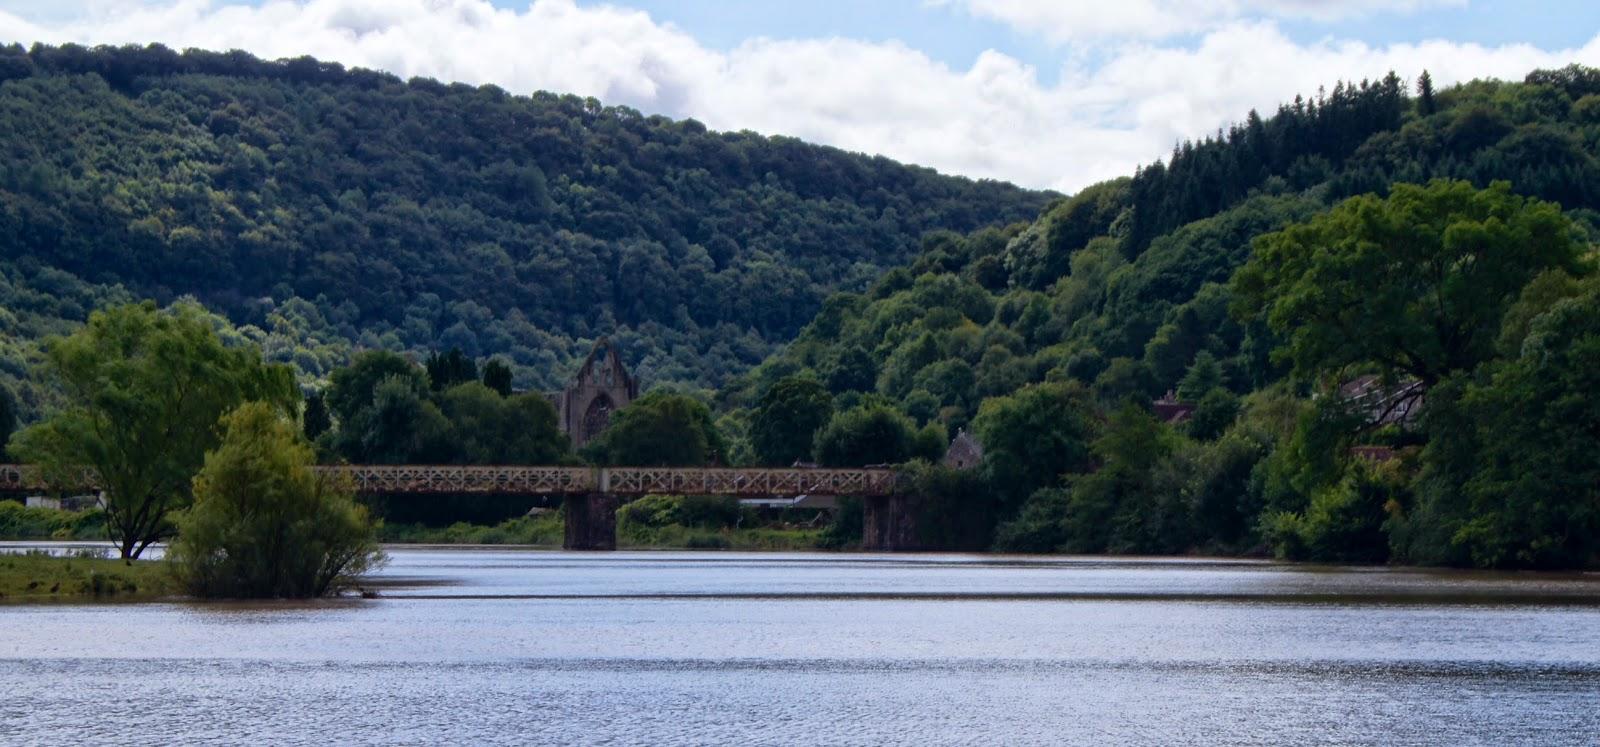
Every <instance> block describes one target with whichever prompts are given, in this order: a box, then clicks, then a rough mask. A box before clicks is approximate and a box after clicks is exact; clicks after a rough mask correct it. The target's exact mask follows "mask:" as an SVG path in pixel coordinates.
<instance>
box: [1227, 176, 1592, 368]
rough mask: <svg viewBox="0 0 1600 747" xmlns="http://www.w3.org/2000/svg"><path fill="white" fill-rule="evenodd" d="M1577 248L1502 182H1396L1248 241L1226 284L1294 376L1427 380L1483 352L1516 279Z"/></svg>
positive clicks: (1576, 259) (1577, 254) (1546, 207)
mask: <svg viewBox="0 0 1600 747" xmlns="http://www.w3.org/2000/svg"><path fill="white" fill-rule="evenodd" d="M1583 252H1584V247H1583V246H1582V244H1580V243H1579V239H1578V236H1577V233H1576V231H1575V229H1574V228H1573V226H1572V224H1571V223H1570V222H1569V221H1568V220H1567V219H1566V218H1565V217H1563V216H1562V214H1561V209H1560V207H1559V206H1557V205H1555V204H1553V203H1549V202H1543V201H1539V200H1530V199H1527V198H1524V197H1520V196H1517V195H1515V194H1513V193H1512V192H1511V185H1510V184H1509V183H1507V182H1495V183H1494V184H1492V185H1490V186H1489V188H1488V189H1484V190H1477V189H1474V188H1473V187H1472V185H1471V184H1468V183H1466V182H1461V181H1435V182H1432V183H1430V184H1428V185H1427V186H1417V185H1412V184H1397V185H1395V186H1394V189H1393V190H1392V191H1391V192H1390V194H1389V196H1388V197H1387V198H1379V197H1376V196H1363V197H1356V198H1352V199H1350V200H1347V201H1345V202H1343V203H1341V204H1339V205H1338V206H1337V207H1335V208H1334V209H1333V210H1332V211H1330V212H1328V213H1326V214H1324V215H1319V216H1317V217H1315V218H1313V219H1312V220H1310V221H1308V222H1306V223H1302V224H1298V225H1295V226H1291V227H1290V228H1288V229H1286V230H1284V231H1280V232H1277V233H1271V234H1267V235H1265V236H1262V237H1260V238H1259V239H1257V240H1256V249H1255V256H1254V257H1253V258H1252V259H1251V260H1250V262H1249V263H1248V264H1246V265H1245V267H1244V268H1243V269H1242V270H1241V271H1240V272H1239V274H1238V276H1237V280H1236V281H1235V283H1234V288H1235V293H1236V296H1237V297H1238V299H1239V307H1240V308H1241V309H1243V310H1244V311H1245V313H1246V314H1247V315H1254V314H1257V313H1260V314H1263V315H1264V316H1265V318H1266V320H1267V322H1268V323H1269V324H1270V325H1271V326H1272V328H1273V330H1274V331H1275V332H1277V333H1278V334H1280V335H1282V336H1283V337H1284V339H1285V346H1284V354H1285V355H1286V357H1288V358H1289V359H1290V360H1292V361H1293V362H1294V366H1295V370H1296V371H1297V372H1299V373H1301V374H1303V375H1306V376H1308V377H1309V376H1314V375H1317V374H1322V373H1328V372H1336V371H1340V370H1344V369H1347V368H1349V367H1353V366H1360V365H1363V364H1367V365H1376V366H1379V367H1380V368H1381V369H1382V370H1383V371H1384V372H1386V373H1388V374H1390V375H1391V376H1392V377H1398V376H1409V377H1412V378H1415V379H1417V380H1418V381H1421V382H1423V383H1424V385H1432V384H1435V383H1438V382H1439V381H1440V380H1441V379H1443V378H1444V377H1446V376H1448V375H1450V374H1451V373H1454V372H1457V371H1464V370H1471V369H1472V368H1474V367H1476V366H1477V365H1478V364H1480V363H1482V362H1483V361H1485V360H1487V359H1488V358H1490V357H1491V356H1492V355H1493V354H1494V351H1495V341H1496V339H1497V337H1498V336H1499V333H1500V321H1501V318H1502V317H1503V316H1504V315H1505V312H1506V309H1507V308H1508V307H1510V306H1511V304H1512V303H1513V302H1514V301H1515V300H1516V299H1517V295H1518V293H1519V292H1520V291H1521V290H1522V288H1523V286H1525V285H1527V284H1528V282H1529V281H1531V280H1532V279H1533V278H1534V277H1535V276H1537V275H1539V274H1540V273H1542V272H1544V271H1546V270H1550V269H1562V270H1568V271H1573V272H1577V271H1579V269H1580V261H1581V259H1582V256H1583Z"/></svg>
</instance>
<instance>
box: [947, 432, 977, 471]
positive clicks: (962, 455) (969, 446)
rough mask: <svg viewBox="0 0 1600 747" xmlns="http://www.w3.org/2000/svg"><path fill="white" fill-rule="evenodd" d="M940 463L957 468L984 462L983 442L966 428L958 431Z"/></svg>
mask: <svg viewBox="0 0 1600 747" xmlns="http://www.w3.org/2000/svg"><path fill="white" fill-rule="evenodd" d="M940 463H941V464H943V465H944V466H946V467H949V468H950V469H955V470H968V469H972V468H973V467H976V466H978V465H980V464H983V444H980V443H978V439H976V438H973V437H972V434H971V433H968V432H967V431H966V429H962V430H960V431H957V432H956V437H955V438H954V439H952V440H951V441H950V448H948V449H945V452H944V459H941V460H940Z"/></svg>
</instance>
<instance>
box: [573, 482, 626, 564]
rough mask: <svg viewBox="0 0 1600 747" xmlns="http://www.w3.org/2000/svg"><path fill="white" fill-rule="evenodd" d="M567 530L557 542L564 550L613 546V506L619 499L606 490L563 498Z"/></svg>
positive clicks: (614, 514) (599, 548)
mask: <svg viewBox="0 0 1600 747" xmlns="http://www.w3.org/2000/svg"><path fill="white" fill-rule="evenodd" d="M564 503H565V508H566V514H567V531H566V538H565V541H563V542H562V543H561V546H562V548H563V549H567V550H615V549H617V506H619V505H621V501H620V500H618V498H617V497H616V496H615V495H610V494H607V493H588V494H584V495H569V496H567V497H566V499H565V501H564Z"/></svg>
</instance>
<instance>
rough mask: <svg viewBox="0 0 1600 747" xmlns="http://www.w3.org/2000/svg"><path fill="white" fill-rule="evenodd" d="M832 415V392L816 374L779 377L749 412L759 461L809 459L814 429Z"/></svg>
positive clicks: (781, 463)
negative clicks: (814, 376) (811, 375)
mask: <svg viewBox="0 0 1600 747" xmlns="http://www.w3.org/2000/svg"><path fill="white" fill-rule="evenodd" d="M832 415H833V395H831V394H829V393H828V389H827V387H824V386H823V385H822V384H821V382H818V381H817V380H816V379H815V378H812V377H808V376H791V377H788V378H784V379H780V380H779V381H778V382H777V383H776V384H773V385H772V387H771V388H770V389H768V390H767V393H766V394H764V395H762V397H761V401H760V403H758V404H757V405H756V409H755V412H753V413H752V414H751V416H750V442H751V443H750V445H751V448H753V449H754V450H755V455H756V458H757V459H758V460H760V461H761V463H762V464H769V465H777V466H788V465H789V464H792V463H794V462H795V461H796V460H802V461H810V459H811V447H812V443H813V441H814V440H815V438H816V434H817V431H818V430H819V429H821V428H822V426H824V425H826V424H827V422H828V419H829V418H830V417H831V416H832Z"/></svg>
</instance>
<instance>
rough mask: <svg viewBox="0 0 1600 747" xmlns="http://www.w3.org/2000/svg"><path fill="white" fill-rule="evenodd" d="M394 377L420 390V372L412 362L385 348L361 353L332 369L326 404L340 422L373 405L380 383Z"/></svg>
mask: <svg viewBox="0 0 1600 747" xmlns="http://www.w3.org/2000/svg"><path fill="white" fill-rule="evenodd" d="M396 376H398V377H401V378H403V379H405V380H407V381H409V382H412V383H413V384H414V385H415V387H416V388H419V389H420V388H422V387H423V386H424V385H425V382H424V380H423V373H422V372H421V371H419V370H417V367H416V366H415V365H412V363H411V361H408V360H406V359H405V358H402V357H401V356H399V355H397V354H395V353H391V352H389V351H387V350H369V351H367V352H364V353H361V354H360V355H357V356H356V357H355V360H352V361H351V362H350V365H349V366H346V367H344V368H340V369H337V370H335V371H334V372H333V376H332V382H331V383H330V385H329V387H328V392H327V399H328V407H329V408H330V409H332V410H333V413H334V414H335V415H337V416H339V422H340V423H341V424H343V423H346V422H348V421H350V420H352V419H354V418H355V416H356V413H357V412H359V411H360V410H361V409H362V408H365V407H369V406H371V405H372V398H373V395H374V394H375V393H376V392H377V390H378V385H379V384H381V383H383V382H384V380H386V379H389V378H391V377H396Z"/></svg>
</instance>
